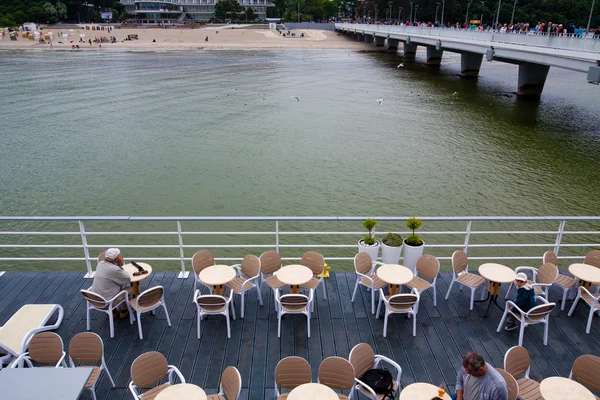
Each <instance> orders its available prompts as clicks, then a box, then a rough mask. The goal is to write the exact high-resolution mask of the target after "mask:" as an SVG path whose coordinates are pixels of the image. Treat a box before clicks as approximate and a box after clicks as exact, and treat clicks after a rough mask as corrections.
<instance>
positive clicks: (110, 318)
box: [88, 310, 115, 338]
mask: <svg viewBox="0 0 600 400" xmlns="http://www.w3.org/2000/svg"><path fill="white" fill-rule="evenodd" d="M107 314H108V325H109V326H110V337H111V338H113V337H115V323H114V321H113V314H112V310H111V312H109V313H107ZM88 330H89V328H88Z"/></svg>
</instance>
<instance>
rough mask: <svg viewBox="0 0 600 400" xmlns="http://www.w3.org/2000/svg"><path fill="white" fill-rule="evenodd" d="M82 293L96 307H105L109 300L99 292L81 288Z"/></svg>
mask: <svg viewBox="0 0 600 400" xmlns="http://www.w3.org/2000/svg"><path fill="white" fill-rule="evenodd" d="M81 294H82V295H83V297H84V298H85V300H86V301H87V302H88V303H90V304H91V305H92V306H94V307H96V308H100V309H102V308H105V307H106V305H107V304H108V302H107V301H106V300H105V299H104V297H102V296H100V295H99V294H97V293H94V292H90V291H89V290H85V289H81Z"/></svg>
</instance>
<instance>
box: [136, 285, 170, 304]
mask: <svg viewBox="0 0 600 400" xmlns="http://www.w3.org/2000/svg"><path fill="white" fill-rule="evenodd" d="M164 293H165V290H164V289H163V287H162V286H154V287H151V288H150V289H146V290H144V291H143V292H142V293H141V294H140V295H139V296H138V298H137V304H138V305H139V306H140V307H152V306H155V305H157V304H158V303H160V301H161V300H162V298H163V295H164Z"/></svg>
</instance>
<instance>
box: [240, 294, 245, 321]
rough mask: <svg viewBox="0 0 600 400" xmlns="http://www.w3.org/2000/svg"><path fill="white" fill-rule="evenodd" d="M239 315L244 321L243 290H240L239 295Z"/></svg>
mask: <svg viewBox="0 0 600 400" xmlns="http://www.w3.org/2000/svg"><path fill="white" fill-rule="evenodd" d="M240 302H241V304H240V313H241V314H242V319H244V289H242V293H241V294H240Z"/></svg>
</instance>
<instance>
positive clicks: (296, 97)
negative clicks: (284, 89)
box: [292, 96, 300, 102]
mask: <svg viewBox="0 0 600 400" xmlns="http://www.w3.org/2000/svg"><path fill="white" fill-rule="evenodd" d="M292 98H293V99H296V100H297V101H298V102H300V99H299V98H298V96H292Z"/></svg>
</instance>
